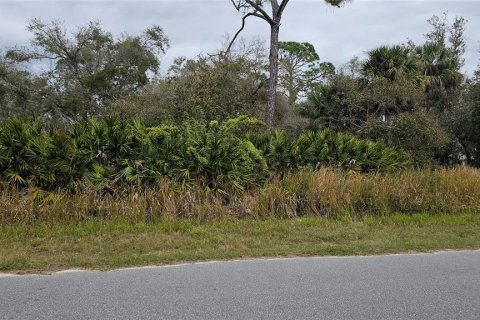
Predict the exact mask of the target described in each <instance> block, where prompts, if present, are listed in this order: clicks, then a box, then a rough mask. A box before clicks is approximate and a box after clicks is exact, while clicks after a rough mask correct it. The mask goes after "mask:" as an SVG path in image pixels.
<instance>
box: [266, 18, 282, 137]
mask: <svg viewBox="0 0 480 320" xmlns="http://www.w3.org/2000/svg"><path fill="white" fill-rule="evenodd" d="M275 20H277V19H275ZM279 20H280V19H278V21H275V23H274V24H272V25H270V56H269V62H270V68H269V69H270V80H269V83H268V97H267V112H266V119H265V122H266V125H267V131H268V132H271V131H272V129H273V119H274V116H275V98H276V94H277V83H278V35H279V33H280V21H279Z"/></svg>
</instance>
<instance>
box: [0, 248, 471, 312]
mask: <svg viewBox="0 0 480 320" xmlns="http://www.w3.org/2000/svg"><path fill="white" fill-rule="evenodd" d="M0 319H22V320H27V319H316V320H317V319H329V320H332V319H355V320H359V319H369V320H371V319H382V320H383V319H437V320H438V319H475V320H479V319H480V251H465V252H440V253H434V254H416V255H392V256H375V257H345V258H342V257H340V258H336V257H326V258H299V259H274V260H245V261H229V262H213V263H201V264H189V265H178V266H167V267H152V268H140V269H124V270H116V271H110V272H62V273H57V274H54V275H48V276H38V275H30V276H4V275H3V276H0Z"/></svg>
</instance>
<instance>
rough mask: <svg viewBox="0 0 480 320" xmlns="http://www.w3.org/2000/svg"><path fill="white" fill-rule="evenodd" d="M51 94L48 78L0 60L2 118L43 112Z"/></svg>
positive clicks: (0, 110) (0, 113)
mask: <svg viewBox="0 0 480 320" xmlns="http://www.w3.org/2000/svg"><path fill="white" fill-rule="evenodd" d="M50 94H51V92H50V90H49V88H48V84H47V79H45V78H42V77H38V76H35V75H33V74H31V73H30V72H28V71H26V70H19V69H18V68H16V66H15V65H14V64H12V63H11V62H9V61H7V60H6V59H1V60H0V118H4V119H5V118H8V117H11V116H15V115H24V114H32V113H41V112H42V111H45V110H42V107H44V106H45V105H46V101H47V100H48V97H49V96H50Z"/></svg>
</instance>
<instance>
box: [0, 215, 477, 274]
mask: <svg viewBox="0 0 480 320" xmlns="http://www.w3.org/2000/svg"><path fill="white" fill-rule="evenodd" d="M474 248H475V249H476V248H480V215H478V214H468V215H424V214H418V215H394V216H376V217H375V216H369V217H365V218H363V219H356V220H352V219H349V218H345V219H335V220H334V219H327V218H319V217H302V218H295V219H278V218H272V219H267V220H258V219H257V220H256V219H234V218H225V219H217V220H213V221H210V222H203V223H195V222H191V221H182V220H164V221H160V222H156V223H151V224H145V223H131V222H126V221H123V220H112V221H109V222H108V223H102V222H100V221H95V220H90V221H87V222H83V223H77V224H75V223H57V224H35V225H31V226H27V225H24V224H14V225H3V226H0V271H2V272H17V273H32V272H52V271H57V270H63V269H69V268H86V269H100V270H108V269H113V268H119V267H131V266H145V265H161V264H172V263H179V262H185V261H189V262H190V261H202V260H217V259H232V258H251V257H279V256H280V257H285V256H322V255H367V254H385V253H398V252H412V251H415V252H418V251H433V250H441V249H474Z"/></svg>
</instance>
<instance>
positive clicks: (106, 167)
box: [0, 116, 407, 192]
mask: <svg viewBox="0 0 480 320" xmlns="http://www.w3.org/2000/svg"><path fill="white" fill-rule="evenodd" d="M260 124H261V123H260V122H259V121H258V120H256V119H254V118H249V117H245V116H243V117H238V118H234V119H230V120H228V121H225V122H223V123H218V122H216V121H211V122H209V123H205V122H198V121H197V122H186V123H184V124H183V125H178V126H176V125H160V126H155V127H148V126H146V125H145V124H143V122H142V121H140V120H134V121H130V122H128V121H124V120H121V119H119V118H115V117H107V118H103V119H96V118H90V119H87V120H84V121H78V122H76V123H75V124H73V126H72V128H71V129H69V130H61V129H55V128H51V127H48V126H45V125H43V122H42V121H41V120H40V119H27V120H21V119H17V118H13V119H11V120H9V121H6V122H4V123H2V124H0V181H3V182H4V184H5V185H7V186H10V187H15V188H16V189H19V190H21V189H25V188H28V187H36V188H42V189H44V190H48V191H53V190H58V189H67V190H72V191H74V190H75V189H76V190H77V191H78V190H79V189H81V188H82V187H83V188H88V187H94V188H96V189H98V190H103V191H108V192H112V191H114V190H117V189H126V188H129V187H135V188H137V189H143V188H144V187H148V186H150V187H156V186H158V184H159V183H161V181H162V180H165V179H168V180H169V181H171V182H172V183H175V184H178V185H188V184H192V183H193V182H196V183H197V184H200V185H203V186H204V187H207V188H209V189H211V190H213V191H219V192H227V191H230V192H237V191H243V190H245V189H248V188H251V187H254V186H259V185H260V184H261V183H263V182H264V181H266V179H267V178H269V177H271V176H273V174H285V173H287V172H288V171H290V170H293V169H298V168H301V167H309V168H312V169H318V168H320V167H324V166H333V167H343V168H346V169H349V170H353V171H359V172H387V171H389V172H392V171H395V170H398V169H401V168H404V167H405V166H406V165H407V161H406V159H405V157H404V156H403V154H402V153H401V152H400V151H397V150H395V149H393V148H391V147H388V146H386V145H385V144H384V143H381V142H372V141H367V140H361V139H358V138H356V137H354V136H351V135H348V134H341V133H337V134H335V133H333V132H331V131H329V130H324V131H320V132H317V133H313V132H305V133H303V134H301V135H300V136H299V137H298V138H296V139H292V138H289V137H287V135H286V134H285V133H284V132H282V131H276V132H275V133H273V134H264V133H255V132H253V131H251V132H245V130H247V129H248V127H252V126H253V127H254V126H258V125H260Z"/></svg>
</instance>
